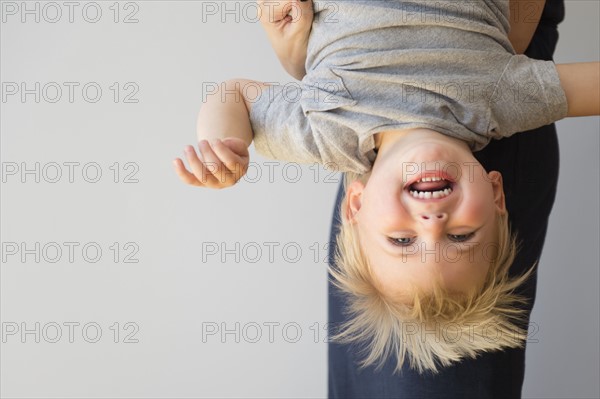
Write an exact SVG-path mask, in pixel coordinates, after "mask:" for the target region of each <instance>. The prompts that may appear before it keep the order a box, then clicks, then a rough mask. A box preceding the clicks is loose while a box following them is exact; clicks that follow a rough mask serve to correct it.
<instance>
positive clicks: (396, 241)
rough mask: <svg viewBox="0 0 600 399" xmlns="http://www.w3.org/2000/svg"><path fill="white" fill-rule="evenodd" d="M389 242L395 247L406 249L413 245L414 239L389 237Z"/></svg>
mask: <svg viewBox="0 0 600 399" xmlns="http://www.w3.org/2000/svg"><path fill="white" fill-rule="evenodd" d="M388 240H389V241H390V242H391V243H392V244H394V245H397V246H399V247H404V246H407V245H410V244H412V243H413V241H414V238H411V237H400V238H394V237H388Z"/></svg>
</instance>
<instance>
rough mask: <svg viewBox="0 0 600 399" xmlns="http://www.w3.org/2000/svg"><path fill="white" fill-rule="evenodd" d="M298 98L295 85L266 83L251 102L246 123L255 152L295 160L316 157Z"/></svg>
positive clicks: (305, 160)
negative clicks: (250, 130)
mask: <svg viewBox="0 0 600 399" xmlns="http://www.w3.org/2000/svg"><path fill="white" fill-rule="evenodd" d="M301 97H302V87H301V85H299V84H292V83H290V84H288V85H270V86H268V87H267V88H266V89H263V90H262V93H261V94H260V96H258V97H257V98H256V100H255V101H253V102H252V106H251V108H250V123H251V125H252V131H253V133H254V147H255V148H256V151H257V152H258V153H259V154H261V155H263V156H265V157H267V158H271V159H278V160H283V161H289V162H298V163H312V162H317V161H318V160H319V159H318V158H319V151H318V149H317V147H316V145H315V143H314V138H313V135H312V132H311V128H310V124H309V121H308V118H307V117H306V115H305V114H304V111H303V109H302V106H301V101H300V99H301Z"/></svg>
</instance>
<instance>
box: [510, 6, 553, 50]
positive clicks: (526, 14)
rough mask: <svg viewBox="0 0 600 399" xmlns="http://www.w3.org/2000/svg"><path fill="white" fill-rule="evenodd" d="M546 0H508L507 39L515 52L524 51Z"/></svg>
mask: <svg viewBox="0 0 600 399" xmlns="http://www.w3.org/2000/svg"><path fill="white" fill-rule="evenodd" d="M545 4H546V0H510V32H509V34H508V39H509V40H510V42H511V43H512V45H513V48H514V49H515V51H516V52H517V54H523V53H525V50H527V47H529V43H530V42H531V39H532V38H533V34H534V33H535V30H536V29H537V26H538V24H539V22H540V18H541V16H542V11H543V10H544V6H545Z"/></svg>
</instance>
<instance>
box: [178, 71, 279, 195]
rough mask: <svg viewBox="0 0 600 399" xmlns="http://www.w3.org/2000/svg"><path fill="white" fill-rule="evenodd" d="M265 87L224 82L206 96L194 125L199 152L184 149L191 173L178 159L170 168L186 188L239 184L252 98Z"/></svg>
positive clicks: (243, 169)
mask: <svg viewBox="0 0 600 399" xmlns="http://www.w3.org/2000/svg"><path fill="white" fill-rule="evenodd" d="M267 86H268V85H266V84H264V83H259V82H253V81H250V80H244V79H234V80H229V81H226V82H223V83H222V84H221V85H220V87H219V90H218V91H216V92H215V93H212V94H210V95H207V98H206V102H205V103H204V105H203V106H202V107H201V109H200V113H199V115H198V123H197V135H198V148H199V151H200V154H201V155H202V160H201V159H199V158H198V156H197V155H196V152H195V150H194V147H192V146H187V147H186V149H185V153H186V158H187V160H188V162H189V164H190V169H191V170H192V172H190V171H188V170H187V169H186V167H185V165H184V163H183V161H182V160H181V159H179V158H177V159H175V160H174V162H173V165H174V167H175V171H176V172H177V174H178V175H179V178H180V179H181V180H182V181H183V182H184V183H187V184H190V185H193V186H198V187H208V188H225V187H230V186H232V185H234V184H235V183H236V182H237V181H238V180H240V179H241V178H242V177H243V176H244V174H245V173H246V171H247V170H248V165H249V153H248V147H249V146H250V144H251V143H252V139H253V132H252V127H251V124H250V117H249V115H250V108H251V106H252V98H256V96H258V95H259V94H260V91H261V90H262V89H264V88H266V87H267Z"/></svg>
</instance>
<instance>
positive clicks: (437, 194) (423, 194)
mask: <svg viewBox="0 0 600 399" xmlns="http://www.w3.org/2000/svg"><path fill="white" fill-rule="evenodd" d="M450 193H452V189H451V188H447V189H445V190H438V191H433V192H432V191H410V195H412V196H413V197H414V198H419V199H431V198H434V199H439V198H445V197H447V196H449V195H450Z"/></svg>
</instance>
